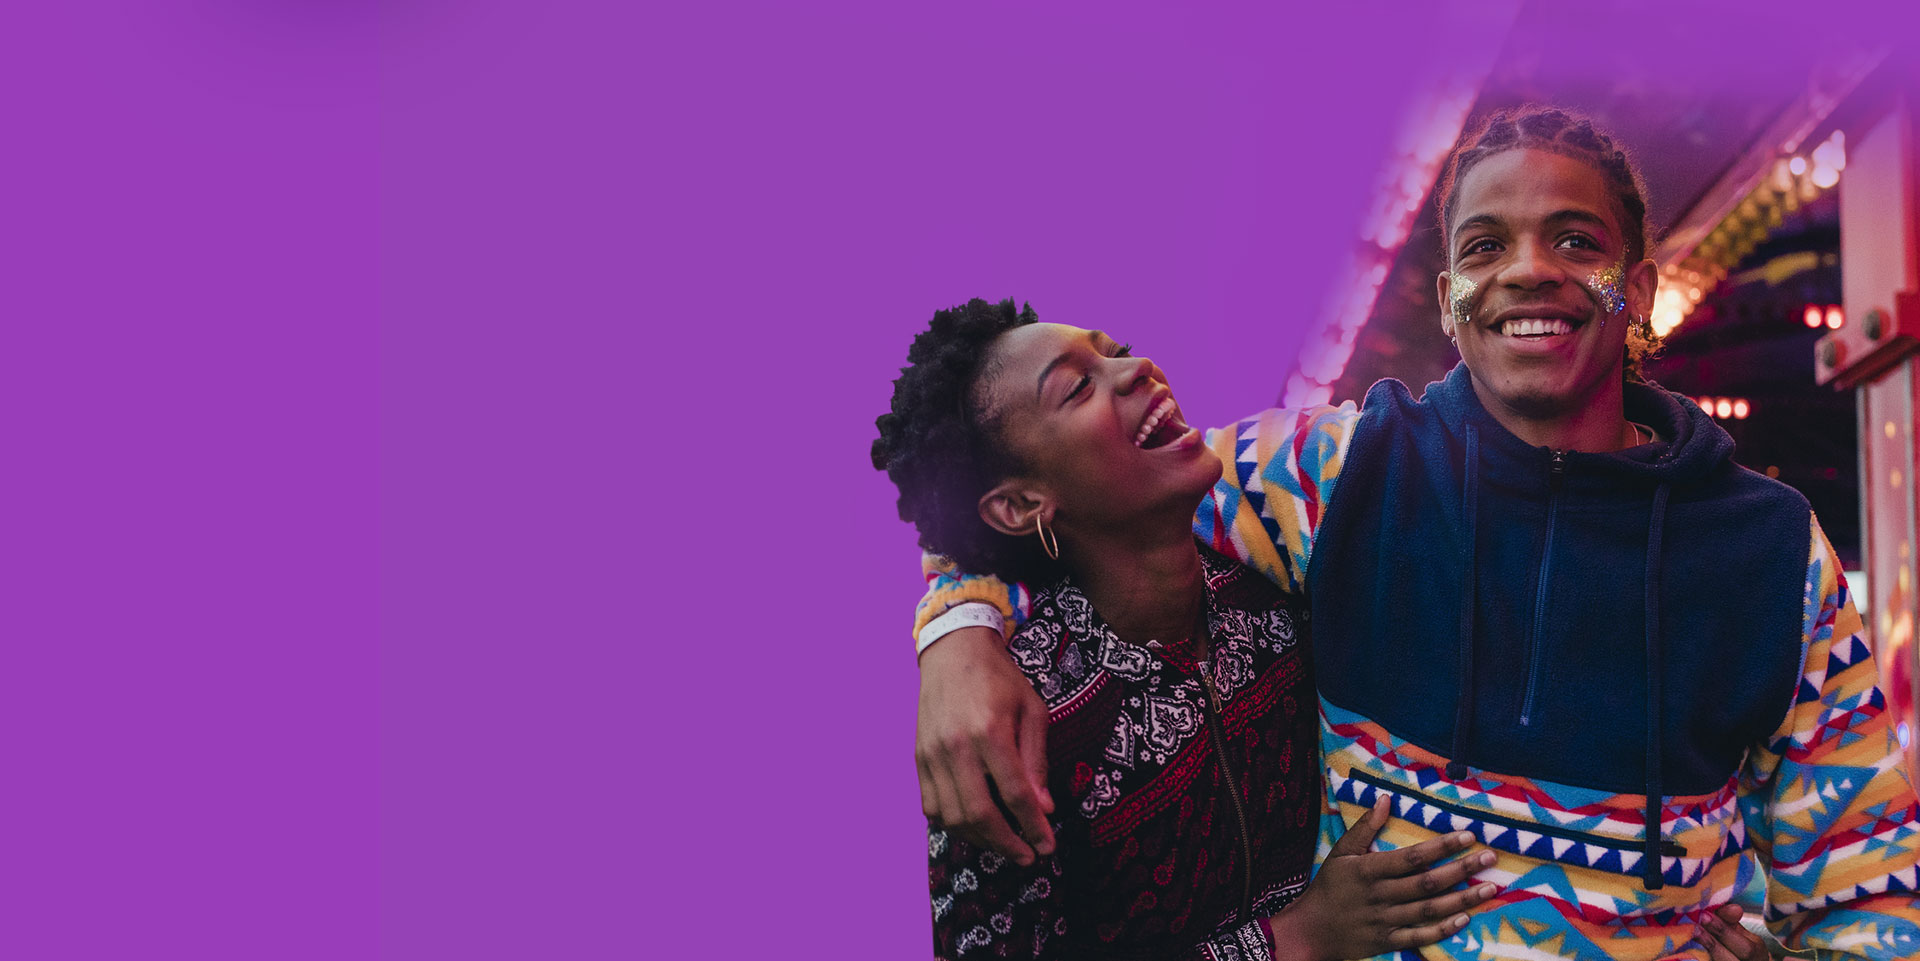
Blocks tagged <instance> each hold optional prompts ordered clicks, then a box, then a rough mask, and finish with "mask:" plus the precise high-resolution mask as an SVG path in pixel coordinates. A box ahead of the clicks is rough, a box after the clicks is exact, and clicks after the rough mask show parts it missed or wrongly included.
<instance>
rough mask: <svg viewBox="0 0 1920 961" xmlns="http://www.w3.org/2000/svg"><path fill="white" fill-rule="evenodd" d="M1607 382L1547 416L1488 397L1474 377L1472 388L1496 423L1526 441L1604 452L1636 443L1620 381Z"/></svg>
mask: <svg viewBox="0 0 1920 961" xmlns="http://www.w3.org/2000/svg"><path fill="white" fill-rule="evenodd" d="M1609 384H1610V386H1609V387H1607V388H1605V389H1603V390H1601V391H1600V392H1599V393H1597V394H1595V395H1593V396H1592V397H1590V398H1589V402H1588V403H1587V404H1586V405H1585V406H1584V407H1581V408H1580V409H1578V410H1574V411H1568V412H1565V413H1560V414H1555V415H1551V416H1539V415H1534V414H1530V413H1528V412H1523V411H1516V410H1513V409H1512V408H1509V407H1507V406H1506V405H1504V404H1502V403H1501V402H1500V400H1499V398H1497V397H1493V396H1490V392H1487V391H1483V390H1481V388H1480V382H1479V381H1477V380H1476V381H1474V382H1473V391H1474V394H1475V395H1476V396H1478V397H1479V398H1480V405H1481V406H1482V407H1485V408H1486V410H1487V413H1489V414H1491V415H1493V419H1494V420H1496V421H1499V422H1500V426H1502V427H1505V428H1506V429H1507V430H1508V431H1510V432H1511V433H1512V434H1513V436H1515V437H1518V438H1520V439H1521V440H1522V441H1525V442H1526V443H1528V444H1531V445H1533V446H1535V447H1548V448H1552V449H1553V450H1577V451H1586V452H1588V453H1605V452H1608V451H1616V450H1621V449H1623V448H1626V447H1631V446H1633V445H1634V444H1636V443H1639V442H1640V441H1639V440H1638V439H1636V437H1637V432H1636V430H1635V428H1634V427H1633V426H1632V425H1631V424H1629V423H1628V422H1627V418H1626V412H1625V411H1626V407H1625V389H1624V386H1623V384H1622V382H1621V381H1620V380H1617V379H1616V380H1612V381H1610V382H1609Z"/></svg>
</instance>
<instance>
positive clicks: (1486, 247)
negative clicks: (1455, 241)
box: [1460, 237, 1500, 257]
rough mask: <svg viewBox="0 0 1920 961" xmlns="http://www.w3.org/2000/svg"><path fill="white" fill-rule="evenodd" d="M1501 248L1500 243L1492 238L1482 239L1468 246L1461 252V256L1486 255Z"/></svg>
mask: <svg viewBox="0 0 1920 961" xmlns="http://www.w3.org/2000/svg"><path fill="white" fill-rule="evenodd" d="M1499 247H1500V244H1499V242H1498V241H1495V240H1494V239H1493V238H1492V237H1482V238H1480V239H1479V240H1476V241H1474V242H1472V243H1470V244H1468V245H1467V246H1466V248H1465V249H1463V250H1461V251H1460V256H1462V257H1467V256H1471V255H1473V254H1484V253H1487V252H1488V251H1491V250H1497V249H1499Z"/></svg>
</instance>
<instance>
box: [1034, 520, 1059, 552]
mask: <svg viewBox="0 0 1920 961" xmlns="http://www.w3.org/2000/svg"><path fill="white" fill-rule="evenodd" d="M1033 530H1034V533H1036V534H1039V535H1040V549H1041V550H1043V551H1046V552H1047V556H1048V557H1051V558H1053V559H1054V560H1056V561H1057V560H1059V559H1060V538H1058V537H1055V536H1053V532H1052V531H1050V530H1047V524H1046V522H1045V521H1043V520H1041V519H1040V518H1038V517H1035V518H1034V519H1033Z"/></svg>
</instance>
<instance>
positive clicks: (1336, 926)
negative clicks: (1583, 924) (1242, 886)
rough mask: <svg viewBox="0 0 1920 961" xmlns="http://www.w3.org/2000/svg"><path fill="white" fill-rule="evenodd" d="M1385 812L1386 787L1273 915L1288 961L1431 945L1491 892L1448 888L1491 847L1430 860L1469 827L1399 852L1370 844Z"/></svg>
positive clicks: (1278, 944)
mask: <svg viewBox="0 0 1920 961" xmlns="http://www.w3.org/2000/svg"><path fill="white" fill-rule="evenodd" d="M1387 817H1388V810H1387V798H1386V796H1385V795H1384V794H1382V795H1381V797H1380V799H1379V800H1378V801H1376V802H1375V803H1374V805H1373V810H1371V811H1368V812H1367V814H1366V816H1364V817H1362V818H1361V819H1360V821H1359V823H1357V824H1355V825H1354V826H1353V827H1352V828H1351V829H1350V830H1348V831H1347V833H1346V834H1345V835H1343V836H1342V837H1341V838H1340V840H1339V841H1336V842H1334V845H1333V850H1332V852H1331V853H1329V854H1328V855H1327V860H1326V863H1324V864H1322V865H1321V866H1320V873H1319V874H1318V875H1316V876H1315V877H1314V879H1313V883H1312V884H1310V885H1308V886H1307V890H1306V891H1305V892H1303V893H1302V894H1301V895H1300V899H1299V900H1297V901H1295V902H1293V903H1292V904H1289V905H1287V906H1286V907H1285V908H1284V909H1282V910H1281V912H1280V913H1279V914H1276V915H1274V916H1273V920H1272V922H1271V924H1272V927H1273V937H1274V942H1275V944H1274V948H1275V953H1276V955H1277V956H1278V957H1280V958H1281V959H1283V961H1293V959H1295V958H1299V959H1303V961H1346V959H1350V958H1370V957H1373V956H1374V955H1376V954H1385V953H1387V952H1389V951H1398V950H1400V949H1402V948H1416V947H1419V946H1421V945H1426V944H1432V943H1434V942H1436V941H1439V940H1440V939H1442V938H1445V937H1448V936H1450V935H1452V934H1453V933H1455V932H1457V931H1459V930H1460V929H1461V928H1463V927H1465V926H1466V924H1467V916H1466V915H1465V914H1464V913H1462V912H1464V911H1466V910H1467V909H1468V908H1471V907H1473V906H1474V905H1476V904H1479V903H1480V902H1482V901H1485V900H1486V899H1488V898H1490V897H1492V896H1493V893H1494V890H1495V888H1494V886H1493V885H1491V884H1482V885H1478V886H1476V887H1471V888H1468V889H1467V890H1465V891H1451V889H1452V888H1453V886H1454V885H1456V884H1459V883H1460V882H1462V881H1465V880H1466V879H1468V878H1469V877H1472V876H1473V874H1474V872H1476V871H1479V870H1480V869H1482V868H1485V867H1488V866H1490V865H1492V864H1493V862H1494V860H1495V856H1494V853H1493V852H1492V851H1480V852H1478V853H1475V854H1471V855H1464V856H1461V857H1458V858H1455V859H1454V860H1452V861H1449V862H1447V863H1446V864H1442V865H1440V866H1439V867H1431V865H1433V864H1434V863H1436V862H1438V861H1440V860H1441V859H1443V858H1446V857H1449V856H1451V855H1453V854H1457V853H1459V852H1461V851H1464V850H1466V848H1467V846H1468V845H1470V844H1472V843H1473V835H1472V834H1469V833H1467V832H1465V831H1460V832H1456V833H1454V834H1448V835H1443V836H1441V837H1437V838H1433V839H1432V840H1428V841H1423V842H1421V843H1419V844H1416V845H1413V846H1412V847H1406V848H1400V849H1399V850H1395V851H1371V850H1370V849H1371V848H1372V846H1373V839H1374V837H1375V836H1377V835H1378V834H1379V833H1380V829H1381V828H1382V827H1384V826H1386V823H1387ZM1743 961H1744V959H1743Z"/></svg>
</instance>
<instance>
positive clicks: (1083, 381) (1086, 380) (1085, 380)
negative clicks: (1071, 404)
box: [1066, 374, 1093, 400]
mask: <svg viewBox="0 0 1920 961" xmlns="http://www.w3.org/2000/svg"><path fill="white" fill-rule="evenodd" d="M1091 383H1093V378H1092V377H1089V376H1087V375H1086V374H1081V375H1080V379H1079V380H1076V381H1074V382H1073V389H1072V390H1070V391H1067V397H1066V399H1067V400H1072V399H1073V398H1074V397H1075V396H1076V395H1078V394H1079V393H1080V391H1082V390H1084V389H1086V386H1087V385H1088V384H1091Z"/></svg>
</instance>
